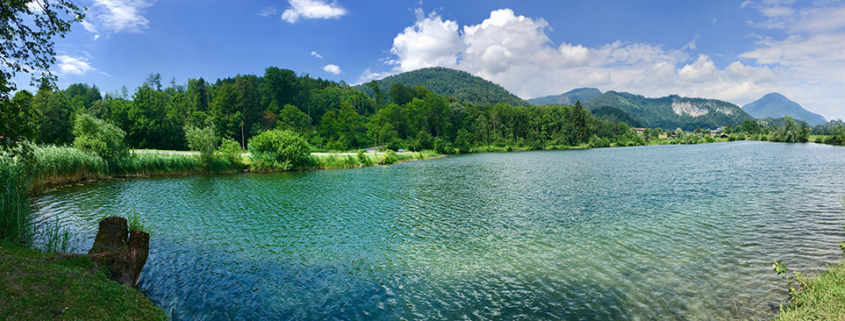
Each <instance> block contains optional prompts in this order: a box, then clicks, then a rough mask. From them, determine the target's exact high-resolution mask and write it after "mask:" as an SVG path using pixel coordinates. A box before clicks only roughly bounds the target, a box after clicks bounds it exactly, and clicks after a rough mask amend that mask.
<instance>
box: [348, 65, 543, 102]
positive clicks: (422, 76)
mask: <svg viewBox="0 0 845 321" xmlns="http://www.w3.org/2000/svg"><path fill="white" fill-rule="evenodd" d="M378 83H379V87H380V88H381V91H382V92H384V93H388V92H389V91H390V86H393V84H403V85H405V86H409V87H413V86H422V87H425V88H426V89H428V90H430V91H431V92H433V93H435V94H438V95H441V96H451V97H454V98H457V99H458V100H460V101H462V102H466V103H482V104H497V103H509V104H511V105H512V106H525V105H528V103H527V102H525V100H522V98H519V97H517V96H516V95H514V94H511V93H510V92H508V91H507V90H505V88H502V86H499V85H497V84H494V83H492V82H490V81H487V80H484V79H483V78H481V77H476V76H473V75H471V74H469V73H468V72H464V71H459V70H454V69H449V68H442V67H437V68H425V69H419V70H414V71H409V72H404V73H401V74H398V75H393V76H390V77H387V78H384V79H382V80H379V81H378ZM354 88H355V89H358V90H360V91H363V92H366V93H368V94H370V95H372V90H370V88H369V87H367V86H366V85H363V84H361V85H358V86H355V87H354Z"/></svg>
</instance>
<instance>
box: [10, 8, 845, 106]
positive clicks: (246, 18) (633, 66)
mask: <svg viewBox="0 0 845 321" xmlns="http://www.w3.org/2000/svg"><path fill="white" fill-rule="evenodd" d="M78 3H80V4H81V5H84V6H86V7H88V8H89V11H88V16H87V18H86V19H85V22H84V23H83V24H78V25H75V26H74V28H73V30H72V31H71V32H70V33H69V34H68V36H67V37H66V38H65V39H59V40H58V41H57V42H56V49H57V53H58V56H57V58H58V59H57V65H56V66H55V67H54V69H53V70H54V71H55V72H56V73H57V74H58V75H59V86H60V87H61V88H65V87H66V86H67V85H69V84H72V83H88V84H96V85H97V86H98V87H99V88H100V89H101V90H103V91H115V90H119V89H120V88H121V86H124V85H125V86H126V87H127V88H128V89H129V90H130V92H132V91H134V89H135V88H136V87H137V86H139V85H140V84H141V83H142V82H143V81H144V79H145V78H146V77H147V76H148V75H149V74H150V73H154V72H158V73H160V74H161V76H162V78H163V79H164V80H166V82H169V81H170V79H171V78H174V77H175V79H176V82H177V84H184V83H186V82H187V79H188V78H199V77H204V78H205V79H207V80H211V81H214V80H216V79H218V78H224V77H231V76H234V75H236V74H257V75H261V74H263V71H264V69H265V68H266V67H268V66H277V67H281V68H287V69H291V70H294V71H296V72H297V73H308V74H310V75H311V76H312V77H315V78H316V77H321V78H327V79H331V80H336V81H340V80H343V81H345V82H347V83H350V84H357V83H360V82H364V81H368V80H370V79H380V78H382V77H384V76H387V75H390V74H394V73H399V72H403V71H409V70H414V69H418V68H423V67H432V66H444V67H450V68H455V69H461V70H465V71H468V72H470V73H472V74H474V75H477V76H480V77H483V78H485V79H488V80H491V81H493V82H496V83H498V84H500V85H502V86H503V87H505V88H506V89H508V90H510V91H511V92H513V93H515V94H517V95H518V96H520V97H522V98H526V99H527V98H533V97H540V96H545V95H553V94H560V93H562V92H565V91H569V90H571V89H573V88H579V87H596V88H599V89H601V90H602V91H608V90H616V91H629V92H632V93H636V94H642V95H645V96H648V97H660V96H666V95H670V94H679V95H683V96H694V97H705V98H717V99H723V100H727V101H731V102H733V103H736V104H738V105H740V106H741V105H743V104H746V103H749V102H751V101H753V100H756V99H758V98H760V97H762V96H763V95H764V94H766V93H769V92H775V91H776V92H780V93H782V94H784V95H785V96H787V97H788V98H790V99H792V100H794V101H796V102H798V103H799V104H801V105H802V106H804V107H805V108H807V109H808V110H810V111H813V112H816V113H820V114H822V115H823V116H825V117H826V118H828V119H833V118H845V3H843V1H842V0H816V1H796V0H791V1H789V0H758V1H718V0H717V1H510V0H498V1H477V0H452V1H434V0H428V1H369V0H358V1H351V0H334V1H325V0H276V1H219V0H205V1H195V0H169V1H151V0H80V1H78ZM18 78H19V79H22V78H23V77H22V76H19V77H18Z"/></svg>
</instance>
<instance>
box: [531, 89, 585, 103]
mask: <svg viewBox="0 0 845 321" xmlns="http://www.w3.org/2000/svg"><path fill="white" fill-rule="evenodd" d="M600 95H601V91H600V90H598V89H595V88H577V89H573V90H570V91H568V92H566V93H563V94H560V95H557V96H546V97H540V98H533V99H529V100H528V103H529V104H532V105H535V106H539V105H561V106H563V105H575V102H577V101H580V102H581V103H582V104H585V103H587V102H588V101H590V100H593V98H596V97H598V96H600Z"/></svg>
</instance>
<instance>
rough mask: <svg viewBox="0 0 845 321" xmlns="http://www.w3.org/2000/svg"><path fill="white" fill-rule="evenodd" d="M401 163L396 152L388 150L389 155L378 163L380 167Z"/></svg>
mask: <svg viewBox="0 0 845 321" xmlns="http://www.w3.org/2000/svg"><path fill="white" fill-rule="evenodd" d="M398 161H399V156H398V155H396V152H394V151H392V150H388V151H387V153H385V154H384V156H383V157H382V158H381V159H380V160H379V161H378V163H379V165H390V164H394V163H396V162H398Z"/></svg>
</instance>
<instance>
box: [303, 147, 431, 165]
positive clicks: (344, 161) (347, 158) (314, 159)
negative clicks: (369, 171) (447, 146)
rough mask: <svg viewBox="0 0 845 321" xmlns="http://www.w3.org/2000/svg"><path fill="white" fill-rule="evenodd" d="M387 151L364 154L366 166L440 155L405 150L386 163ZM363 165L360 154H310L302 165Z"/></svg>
mask: <svg viewBox="0 0 845 321" xmlns="http://www.w3.org/2000/svg"><path fill="white" fill-rule="evenodd" d="M386 155H387V153H384V152H379V153H378V154H364V157H365V158H366V159H365V161H364V166H372V165H378V164H383V165H389V164H395V163H401V162H406V161H411V160H419V159H429V158H435V157H439V156H440V155H439V154H437V153H435V152H433V151H428V150H427V151H422V152H405V153H395V154H394V155H395V157H394V159H388V160H387V163H385V156H386ZM360 165H361V161H360V160H359V159H358V155H309V156H306V157H305V158H304V159H303V161H302V165H300V167H301V168H302V169H340V168H355V167H359V166H360Z"/></svg>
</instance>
